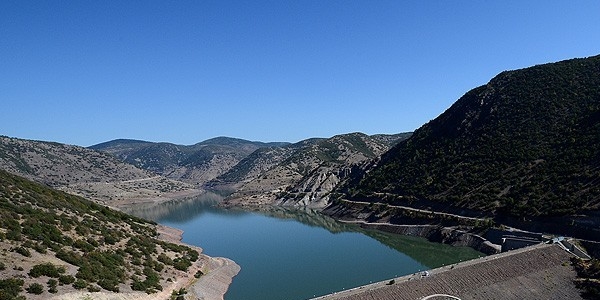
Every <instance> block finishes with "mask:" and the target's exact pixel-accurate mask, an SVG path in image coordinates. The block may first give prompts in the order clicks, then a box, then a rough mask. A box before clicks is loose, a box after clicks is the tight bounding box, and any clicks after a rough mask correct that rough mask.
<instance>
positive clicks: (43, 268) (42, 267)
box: [29, 263, 65, 278]
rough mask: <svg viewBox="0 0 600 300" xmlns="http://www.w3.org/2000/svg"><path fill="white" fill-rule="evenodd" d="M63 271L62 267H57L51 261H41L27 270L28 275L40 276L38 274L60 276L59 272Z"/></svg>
mask: <svg viewBox="0 0 600 300" xmlns="http://www.w3.org/2000/svg"><path fill="white" fill-rule="evenodd" d="M64 272H65V268H64V267H57V266H55V265H53V264H51V263H43V264H39V265H35V266H33V268H31V270H29V275H30V276H31V277H35V278H37V277H40V276H48V277H52V278H58V277H60V274H62V273H64Z"/></svg>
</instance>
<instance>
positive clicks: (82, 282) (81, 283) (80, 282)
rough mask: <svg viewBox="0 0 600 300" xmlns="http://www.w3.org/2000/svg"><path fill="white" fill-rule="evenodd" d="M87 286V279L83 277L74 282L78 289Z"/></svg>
mask: <svg viewBox="0 0 600 300" xmlns="http://www.w3.org/2000/svg"><path fill="white" fill-rule="evenodd" d="M87 286H88V283H87V281H85V280H83V279H77V281H75V282H74V283H73V287H74V288H75V289H78V290H82V289H85V288H86V287H87Z"/></svg>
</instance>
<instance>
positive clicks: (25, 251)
mask: <svg viewBox="0 0 600 300" xmlns="http://www.w3.org/2000/svg"><path fill="white" fill-rule="evenodd" d="M13 251H14V252H17V253H19V254H21V255H23V256H25V257H31V252H29V249H27V248H25V247H17V248H15V249H13Z"/></svg>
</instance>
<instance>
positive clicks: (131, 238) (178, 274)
mask: <svg viewBox="0 0 600 300" xmlns="http://www.w3.org/2000/svg"><path fill="white" fill-rule="evenodd" d="M88 151H90V150H88ZM46 155H51V154H50V153H46ZM158 237H159V231H158V229H157V225H156V224H155V223H153V222H149V221H146V220H143V219H140V218H136V217H133V216H130V215H126V214H124V213H122V212H118V211H115V210H112V209H109V208H107V207H105V206H102V205H99V204H96V203H94V202H91V201H88V200H85V199H83V198H80V197H77V196H73V195H70V194H66V193H64V192H60V191H56V190H53V189H51V188H48V187H47V186H44V185H41V184H38V183H34V182H32V181H29V180H27V179H25V178H22V177H18V176H16V175H13V174H10V173H8V172H5V171H2V170H0V250H1V252H2V255H1V256H0V298H1V299H25V297H27V298H28V299H49V298H53V297H56V296H62V295H67V294H70V295H68V296H65V297H64V299H79V297H80V296H78V295H77V294H78V293H79V295H81V291H89V292H100V291H103V292H107V293H108V294H105V295H102V296H103V297H109V298H113V297H117V298H119V299H141V298H145V297H148V294H150V295H152V294H155V293H157V292H159V291H164V292H165V293H166V294H168V295H171V293H172V291H173V290H174V289H175V288H176V289H177V290H175V292H178V291H179V288H180V286H178V285H176V284H174V281H173V278H175V279H176V280H175V282H176V281H177V279H178V278H179V279H180V280H186V281H188V280H190V279H193V277H192V276H193V275H194V274H196V272H195V270H198V269H202V271H204V272H206V270H207V268H206V266H205V265H204V264H205V263H207V264H209V263H210V262H208V261H206V260H205V259H206V257H201V256H200V253H199V251H198V250H197V249H193V248H190V247H188V246H185V245H182V244H174V243H170V242H166V241H163V240H160V239H158ZM188 270H189V271H190V272H193V273H191V276H188V274H187V272H188ZM142 274H143V275H142ZM115 293H120V296H114V295H115ZM123 293H126V294H128V295H126V296H121V295H122V294H123ZM36 295H38V296H36ZM97 295H98V296H99V297H101V298H102V296H101V294H100V293H99V294H97ZM107 295H110V296H107ZM19 296H20V297H19ZM61 299H63V298H61Z"/></svg>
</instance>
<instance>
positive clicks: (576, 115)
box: [345, 56, 600, 218]
mask: <svg viewBox="0 0 600 300" xmlns="http://www.w3.org/2000/svg"><path fill="white" fill-rule="evenodd" d="M345 193H346V194H345V197H347V198H349V199H354V200H367V201H371V202H387V203H394V204H400V205H411V206H417V207H436V208H439V209H446V210H453V211H461V210H462V211H466V212H468V211H471V212H474V213H479V214H484V215H496V216H498V215H505V216H513V217H518V218H522V217H544V216H563V215H572V214H577V213H585V212H593V211H597V210H598V209H599V208H600V56H595V57H590V58H584V59H572V60H566V61H561V62H557V63H550V64H545V65H539V66H534V67H530V68H526V69H522V70H516V71H506V72H502V73H500V74H499V75H497V76H496V77H495V78H493V79H492V80H491V81H490V82H489V83H488V84H486V85H484V86H480V87H477V88H475V89H473V90H471V91H469V92H467V93H466V94H465V95H464V96H463V97H461V98H460V99H459V100H458V101H457V102H456V103H455V104H454V105H452V106H451V107H450V108H449V109H448V110H446V111H445V112H444V113H443V114H441V115H440V116H439V117H437V118H436V119H434V120H432V121H430V122H429V123H427V124H425V125H423V126H422V127H421V128H419V129H418V130H417V131H415V133H414V134H413V136H412V137H411V138H409V139H408V140H406V141H404V142H401V143H400V144H398V145H397V146H396V147H394V148H392V149H391V150H390V151H389V152H387V153H386V154H385V155H383V157H382V159H381V161H380V162H379V163H378V165H377V167H375V168H374V169H372V170H370V171H369V172H368V174H367V175H366V176H365V177H364V178H362V179H361V180H360V181H359V183H358V184H357V185H356V186H346V187H345Z"/></svg>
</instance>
